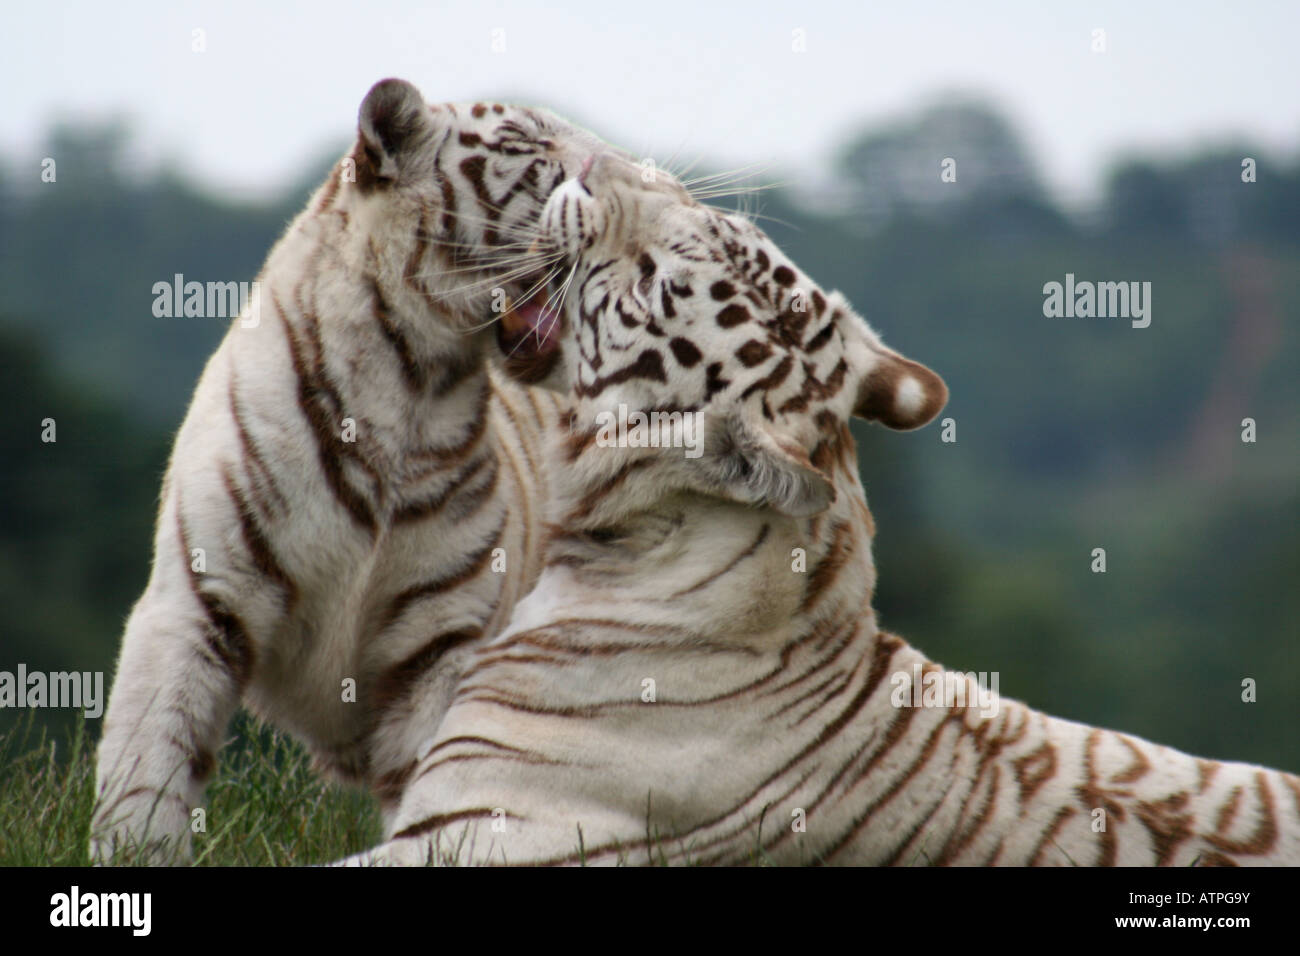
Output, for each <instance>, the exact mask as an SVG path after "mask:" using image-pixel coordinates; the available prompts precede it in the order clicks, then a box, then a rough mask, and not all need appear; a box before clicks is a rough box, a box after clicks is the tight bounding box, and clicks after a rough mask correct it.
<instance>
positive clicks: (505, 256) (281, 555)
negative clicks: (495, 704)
mask: <svg viewBox="0 0 1300 956" xmlns="http://www.w3.org/2000/svg"><path fill="white" fill-rule="evenodd" d="M597 148H602V144H601V143H600V141H599V140H598V139H597V138H596V137H595V136H593V135H592V134H590V133H588V132H586V131H584V130H581V129H578V128H576V127H573V126H571V125H570V124H568V123H567V122H565V121H563V120H561V119H560V118H559V117H557V116H555V115H553V114H551V113H548V112H546V111H544V110H535V109H527V108H523V107H516V106H503V105H501V104H493V103H473V104H427V103H426V102H425V100H424V98H423V97H422V96H421V95H420V93H419V92H418V90H416V89H415V87H413V86H412V85H411V84H409V83H406V82H403V81H400V80H385V81H382V82H380V83H378V84H376V85H375V86H374V87H373V88H372V89H371V90H370V92H369V93H368V94H367V95H366V97H365V99H364V101H363V102H362V104H361V108H360V112H359V117H358V128H357V137H356V141H355V145H354V146H353V148H352V149H351V151H350V152H349V153H348V154H347V155H346V156H345V157H343V158H342V159H341V160H340V161H339V162H338V164H337V165H336V167H335V168H334V170H333V171H332V172H331V173H330V175H329V177H328V179H327V180H326V181H325V182H324V184H323V185H322V186H321V187H320V188H319V189H318V190H317V191H316V193H315V195H313V196H312V197H311V199H310V201H309V203H308V205H307V208H306V209H305V210H304V211H303V212H302V213H301V214H300V215H299V216H298V217H297V218H296V219H295V220H294V221H293V222H292V223H291V224H290V225H289V227H288V229H287V231H286V232H285V234H284V236H283V237H282V238H281V239H280V240H279V241H278V242H277V243H276V245H275V246H274V248H272V250H271V252H270V254H269V255H268V257H267V260H266V263H265V265H264V266H263V268H262V271H261V274H260V276H259V282H258V283H257V287H258V288H259V293H258V294H257V295H255V296H254V298H253V300H252V301H251V302H250V303H249V306H248V309H247V310H245V312H244V314H243V315H241V316H240V317H239V319H238V321H236V322H235V323H233V324H232V326H231V328H230V330H229V332H228V334H227V335H226V337H225V339H224V340H223V342H222V343H221V345H220V347H219V348H218V349H217V351H216V353H215V354H214V355H213V356H212V358H211V359H210V360H209V362H208V363H207V366H206V368H205V370H204V372H203V374H202V377H201V378H200V380H199V383H198V386H197V388H196V390H195V393H194V396H193V399H192V402H191V405H190V408H189V411H188V413H187V415H186V417H185V420H184V423H183V424H182V425H181V427H180V431H179V433H178V434H177V437H176V441H175V445H174V449H173V451H172V454H171V460H170V463H169V465H168V469H167V473H166V476H165V478H164V479H163V484H162V492H161V500H160V507H159V512H158V518H157V527H156V536H155V542H154V559H153V567H152V573H151V576H150V578H149V582H148V585H147V587H146V589H145V591H144V594H143V596H142V597H141V598H140V599H139V601H138V603H137V604H136V605H135V607H134V609H133V611H132V612H131V615H130V618H129V620H128V622H127V625H126V629H125V634H124V637H123V640H122V646H121V652H120V657H119V660H118V666H117V677H116V683H115V686H114V688H113V691H112V696H111V700H110V703H109V706H108V711H107V715H106V719H105V725H104V730H103V737H102V741H101V743H100V745H99V751H98V761H97V763H98V766H97V780H96V796H97V803H96V808H95V813H94V818H93V822H92V834H91V846H90V852H91V858H92V860H95V861H98V862H108V861H111V860H122V859H125V858H134V859H144V860H147V861H150V862H168V861H172V860H184V859H186V858H188V856H189V855H190V832H191V821H192V818H193V817H194V811H195V809H196V808H197V807H198V805H199V803H200V801H201V799H202V794H203V789H204V781H205V778H207V777H208V775H209V774H210V773H211V771H212V769H213V767H214V764H215V759H216V753H217V750H218V749H219V746H220V743H221V741H222V738H223V736H224V734H225V732H226V727H227V724H228V722H229V720H230V717H231V716H232V714H233V712H234V710H235V708H236V707H237V706H238V705H239V704H240V703H241V702H242V703H243V704H244V705H245V706H246V707H247V708H248V709H249V710H250V711H252V712H253V713H254V714H255V715H257V716H258V717H260V718H261V719H263V720H265V721H266V722H268V723H269V724H271V725H273V726H275V727H277V728H280V729H282V730H285V731H287V732H289V733H291V734H292V735H294V736H295V737H297V738H298V739H299V740H300V741H302V742H303V743H304V744H305V745H306V746H307V747H308V749H309V750H310V751H311V753H312V754H313V755H314V758H315V761H316V764H317V765H318V767H320V768H321V769H322V770H323V771H325V772H328V773H330V774H332V775H334V776H336V777H338V778H341V779H343V780H346V781H349V782H353V783H359V784H362V785H364V786H367V787H369V788H370V789H371V790H372V791H373V792H374V793H375V794H376V795H377V796H378V798H379V800H380V803H381V807H382V808H383V810H384V811H385V813H386V814H391V812H392V810H393V809H394V808H395V801H396V798H397V795H398V794H399V793H400V792H401V790H402V788H403V786H404V784H405V781H406V779H407V777H408V776H409V774H410V773H411V770H412V767H413V763H414V761H415V757H416V754H417V751H418V750H419V747H420V746H421V744H423V743H424V742H425V741H426V739H427V738H428V736H429V735H430V733H431V732H432V728H434V727H436V726H437V723H438V720H439V719H440V717H441V715H442V711H443V709H444V708H445V706H446V704H447V702H448V700H449V698H450V693H451V688H452V686H453V684H454V674H455V671H456V669H457V668H458V667H459V662H460V661H461V660H462V659H463V658H464V657H465V655H466V654H467V652H468V651H469V650H470V649H471V648H472V647H473V646H474V645H475V644H477V643H481V642H482V641H484V640H485V639H487V638H488V637H490V636H491V635H492V634H494V633H495V632H496V631H497V630H499V629H500V628H501V627H502V626H503V625H504V623H505V622H506V620H507V618H508V613H509V609H510V607H511V606H512V605H513V604H514V602H515V600H516V599H517V598H518V597H519V596H521V595H522V594H524V593H526V591H527V590H528V588H529V587H530V586H531V584H532V582H533V581H534V579H535V578H536V576H537V574H538V572H539V570H540V542H541V539H542V533H543V529H542V526H541V523H540V519H541V510H542V506H541V504H540V502H541V501H542V500H544V499H545V497H546V496H547V481H548V479H547V474H546V467H545V461H544V456H543V454H542V446H543V444H544V443H545V441H546V435H547V433H548V431H549V430H550V429H552V428H553V427H555V423H556V410H555V403H554V401H552V400H550V399H549V398H547V397H546V396H544V395H530V394H529V393H528V392H527V391H526V390H525V389H523V388H521V387H519V386H517V385H515V384H513V383H511V382H509V381H506V380H504V379H502V378H501V377H500V376H498V375H496V374H495V373H491V372H490V371H489V369H488V367H487V365H486V364H485V362H484V354H483V352H484V349H485V348H486V347H491V345H492V336H493V332H492V331H491V330H490V328H488V326H489V325H490V318H491V317H492V315H493V313H492V308H491V306H492V304H493V299H494V297H500V296H506V297H514V298H517V299H520V300H523V299H525V298H526V297H527V295H528V293H529V291H530V290H531V289H532V287H533V286H534V285H535V284H536V282H537V281H538V279H539V278H542V277H543V276H544V273H537V271H536V270H537V268H538V267H540V265H541V262H542V260H541V259H540V258H538V257H529V256H528V255H522V256H521V254H520V251H519V250H520V249H521V248H523V247H525V246H527V245H528V244H529V243H531V242H533V241H534V240H535V238H536V230H537V220H538V216H539V214H540V212H541V210H542V208H543V205H544V203H545V202H546V199H547V197H548V196H549V193H550V192H551V191H552V190H553V189H554V188H555V187H556V186H557V185H558V184H559V183H561V182H563V181H564V180H565V179H566V178H569V177H571V176H572V175H573V174H574V173H575V171H576V170H577V169H578V168H579V166H580V163H581V161H582V159H583V158H584V157H585V156H587V155H589V154H590V153H591V151H592V150H593V149H597Z"/></svg>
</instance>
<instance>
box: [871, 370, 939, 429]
mask: <svg viewBox="0 0 1300 956" xmlns="http://www.w3.org/2000/svg"><path fill="white" fill-rule="evenodd" d="M874 354H875V357H876V358H877V362H876V365H875V367H874V368H872V370H871V372H870V373H869V374H868V375H867V377H866V378H865V379H863V381H862V384H861V385H860V386H859V387H858V396H857V402H856V404H855V405H854V407H853V414H854V415H856V416H857V417H858V418H862V419H866V420H867V421H873V422H880V423H881V424H882V425H884V426H886V427H887V428H894V429H897V430H899V431H907V430H909V429H913V428H920V427H921V426H922V425H925V424H928V423H929V422H930V421H932V420H933V419H934V417H935V416H936V415H938V414H939V412H940V410H941V409H942V408H943V406H944V405H946V404H947V403H948V386H947V385H945V384H944V381H943V379H942V378H940V377H939V376H938V375H937V374H935V373H934V372H933V371H931V370H930V369H928V368H926V367H925V366H924V365H922V364H921V363H920V362H913V361H912V360H911V359H906V358H903V357H902V356H901V355H898V354H897V353H893V352H875V353H874Z"/></svg>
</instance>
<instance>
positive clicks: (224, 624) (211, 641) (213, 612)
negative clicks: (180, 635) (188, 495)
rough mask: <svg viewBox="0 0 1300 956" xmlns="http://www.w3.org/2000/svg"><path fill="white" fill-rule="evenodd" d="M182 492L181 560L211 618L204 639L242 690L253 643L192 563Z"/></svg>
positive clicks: (179, 523) (179, 516)
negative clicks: (208, 587) (206, 585)
mask: <svg viewBox="0 0 1300 956" xmlns="http://www.w3.org/2000/svg"><path fill="white" fill-rule="evenodd" d="M182 514H183V511H182V508H181V499H180V493H179V492H177V495H176V530H177V533H178V535H179V536H180V541H181V560H182V561H183V562H184V563H185V577H186V580H188V581H189V583H190V590H191V592H193V594H194V596H195V597H196V598H197V599H198V601H199V604H200V606H201V607H202V608H203V613H204V614H205V615H206V617H207V620H206V621H205V622H204V623H205V625H206V626H205V627H204V628H203V640H204V644H205V645H206V647H207V649H208V650H209V651H210V652H211V653H212V654H213V655H214V657H215V660H213V661H212V662H213V663H214V664H219V666H220V667H221V668H222V669H223V670H225V671H226V672H227V673H228V674H230V676H231V677H232V678H233V679H234V681H235V685H236V686H237V687H238V688H240V689H242V688H243V687H244V686H245V685H247V683H248V680H249V678H250V677H251V676H252V674H253V642H252V641H251V640H249V637H248V632H247V630H246V629H245V628H244V623H243V621H241V620H240V619H239V617H238V616H237V615H236V614H234V613H233V612H232V611H230V610H229V609H228V608H226V606H225V605H224V604H223V603H222V602H221V601H220V600H219V599H218V598H215V597H213V596H212V595H210V594H208V593H206V592H205V591H204V590H203V588H202V585H201V583H200V581H199V574H198V572H196V571H195V570H194V569H193V567H192V565H191V563H190V539H189V533H188V532H187V530H186V528H185V519H184V518H183V517H182Z"/></svg>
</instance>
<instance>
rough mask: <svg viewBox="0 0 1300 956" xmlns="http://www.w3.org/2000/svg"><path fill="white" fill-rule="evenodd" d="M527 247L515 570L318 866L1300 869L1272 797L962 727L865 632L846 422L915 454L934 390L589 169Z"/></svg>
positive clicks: (1152, 756)
mask: <svg viewBox="0 0 1300 956" xmlns="http://www.w3.org/2000/svg"><path fill="white" fill-rule="evenodd" d="M543 222H544V224H545V229H546V234H547V237H548V239H549V242H550V243H551V244H552V245H553V246H554V248H556V249H557V250H558V253H557V254H558V255H559V257H560V258H561V259H562V262H563V265H564V266H565V268H566V270H568V274H567V278H566V279H565V283H566V286H565V289H566V298H565V301H564V307H563V309H562V313H561V315H560V316H559V317H558V318H557V319H555V320H553V321H555V322H556V325H557V331H556V332H555V333H554V334H553V335H551V336H548V337H546V338H545V339H544V340H542V341H541V342H540V343H538V347H537V348H536V349H535V350H534V352H535V354H536V356H537V360H538V361H542V362H545V363H547V364H549V365H553V366H554V367H553V369H552V375H551V378H550V379H548V382H554V383H558V384H560V385H562V386H564V387H566V388H567V389H568V390H569V392H570V394H571V397H572V400H573V402H574V404H575V412H574V419H573V420H574V422H575V423H577V425H578V427H577V430H576V431H575V432H574V434H573V435H572V437H571V438H570V440H569V441H567V442H566V443H565V444H564V445H561V446H557V447H555V448H553V449H551V452H552V472H551V474H552V477H553V484H552V491H553V495H554V497H553V499H552V502H551V515H550V519H551V522H552V525H553V531H552V536H551V538H550V539H549V541H548V544H547V549H546V557H545V570H544V571H543V572H542V575H541V577H540V579H539V581H538V583H537V585H536V587H535V588H534V589H533V590H532V592H531V593H529V594H528V595H527V596H526V597H525V598H524V599H523V600H522V601H521V602H520V603H519V604H518V606H517V607H516V609H515V613H514V617H513V619H512V620H511V622H510V624H509V626H508V627H507V628H506V629H505V630H504V631H503V632H502V633H501V634H500V635H499V636H497V637H496V638H495V639H493V640H492V641H491V642H490V643H488V644H486V645H484V646H482V647H480V648H478V649H476V650H475V651H474V652H473V654H472V655H471V660H470V662H469V666H468V668H467V670H466V671H465V672H464V674H463V676H462V678H461V682H460V685H459V686H458V687H457V689H456V692H455V697H454V699H453V702H452V704H451V706H450V708H449V710H448V711H447V714H446V717H445V718H444V720H443V723H442V726H441V727H440V728H439V732H438V735H437V737H436V739H434V740H433V741H432V742H431V744H430V745H429V746H428V747H426V748H425V749H424V750H423V751H422V753H421V755H420V759H419V764H418V767H417V769H416V771H415V773H414V774H412V776H411V778H410V782H409V784H408V787H407V791H406V793H405V794H404V795H403V797H402V799H401V804H400V807H399V809H398V812H397V815H396V818H395V820H394V828H395V830H396V835H395V838H394V839H392V840H389V841H387V842H385V843H384V844H383V845H381V846H380V847H377V848H376V849H374V850H373V851H370V852H367V853H364V854H360V855H358V856H356V857H354V858H351V859H350V860H349V861H347V862H351V863H362V864H365V863H396V864H417V863H424V862H429V861H438V862H441V861H450V862H458V863H466V862H497V863H503V862H508V863H579V862H587V863H615V862H619V861H624V862H631V863H645V862H650V861H656V862H658V861H664V862H671V863H681V862H696V863H742V862H750V861H756V860H763V861H773V862H777V863H856V864H887V863H888V864H913V863H933V864H1021V865H1022V864H1044V865H1071V864H1081V865H1087V864H1124V865H1151V864H1165V865H1174V866H1180V865H1187V864H1191V863H1200V864H1237V863H1255V864H1267V863H1272V864H1277V863H1290V864H1296V863H1300V779H1297V778H1296V777H1295V776H1292V775H1289V774H1285V773H1281V772H1278V771H1275V770H1268V769H1265V768H1262V767H1256V766H1249V765H1245V764H1238V763H1220V762H1215V761H1209V760H1200V759H1196V758H1194V757H1190V756H1187V755H1185V754H1182V753H1179V752H1177V751H1174V750H1171V749H1169V748H1166V747H1161V746H1158V745H1156V744H1152V743H1148V742H1147V741H1144V740H1140V739H1137V738H1134V737H1130V736H1126V735H1124V734H1120V733H1114V732H1111V731H1105V730H1100V729H1096V728H1092V727H1087V726H1083V725H1080V724H1077V723H1071V722H1069V721H1065V720H1058V719H1056V718H1052V717H1049V716H1047V715H1045V714H1042V713H1038V712H1035V711H1033V710H1031V709H1029V708H1028V707H1026V706H1024V705H1022V704H1020V703H1017V702H1015V701H1012V700H1006V699H999V698H998V697H996V695H989V696H983V695H981V694H980V690H979V688H977V687H976V686H975V682H974V680H973V679H972V678H971V677H969V676H962V675H960V674H952V673H949V672H945V671H943V670H942V669H941V668H940V667H939V666H938V665H936V664H934V663H932V662H930V661H928V660H926V659H925V657H924V656H923V655H922V654H921V653H920V652H918V651H916V650H914V649H913V648H911V647H909V646H908V645H907V644H906V643H904V642H903V641H902V640H901V639H899V638H898V637H895V636H893V635H890V634H887V633H883V632H881V631H880V630H879V628H878V626H877V622H876V617H875V614H874V613H873V611H872V609H871V597H872V590H873V587H874V582H875V568H874V565H873V562H872V555H871V539H872V536H873V534H874V531H875V528H874V525H873V522H872V518H871V514H870V512H869V511H868V509H867V506H866V500H865V497H864V494H863V491H862V487H861V485H860V483H859V480H858V474H857V458H856V453H855V450H854V445H853V440H852V437H851V435H850V433H849V430H848V427H847V423H848V420H849V417H850V415H858V416H861V417H864V418H866V419H870V420H876V421H880V422H882V423H884V424H885V425H887V426H890V427H893V428H904V429H906V428H914V427H917V426H920V425H923V424H925V423H926V422H928V421H929V420H931V419H932V418H933V417H934V416H935V415H936V414H937V413H938V411H939V409H940V408H941V407H942V406H943V404H944V403H945V402H946V399H947V390H946V388H945V387H944V385H943V382H942V381H941V380H940V379H939V377H938V376H937V375H935V374H934V373H933V372H931V371H930V370H928V369H926V368H924V367H923V366H920V365H918V364H917V363H915V362H911V361H909V360H907V359H905V358H903V357H902V356H900V355H898V354H897V353H896V352H893V351H891V350H889V349H887V348H885V347H884V346H883V345H882V344H881V341H880V339H879V338H878V337H877V336H876V334H875V333H874V332H873V331H872V330H871V329H870V328H869V327H868V326H867V324H866V323H865V322H864V321H863V320H862V319H861V318H859V317H858V316H857V315H856V314H855V313H854V312H853V311H852V310H851V308H850V307H849V306H848V304H847V303H846V302H845V301H844V300H843V299H842V297H841V296H839V294H838V293H832V294H829V295H828V294H825V293H823V292H822V291H821V290H820V289H818V288H817V287H816V285H815V284H813V283H812V281H811V280H810V279H809V278H808V277H807V276H806V275H804V274H803V273H802V272H800V271H799V270H798V269H797V268H796V267H795V266H794V265H793V264H792V263H790V262H789V261H788V260H787V259H786V258H785V257H784V256H783V255H782V253H781V251H780V250H779V249H778V248H777V247H776V246H775V245H774V244H773V243H772V242H771V241H770V240H769V239H767V237H766V236H764V235H763V233H762V232H760V231H759V230H758V229H757V228H755V227H754V226H753V225H751V224H750V223H749V222H748V221H746V220H743V219H740V218H738V217H735V216H731V215H726V214H724V213H723V212H721V211H718V210H714V209H710V208H708V207H705V206H702V205H699V204H697V203H695V202H693V201H692V200H691V198H690V197H689V196H688V195H687V194H686V192H685V191H684V190H683V189H682V188H681V187H680V186H679V185H677V184H676V183H675V182H674V181H672V180H671V179H670V178H667V177H664V176H662V175H661V176H660V177H658V179H657V181H656V182H653V183H649V184H647V183H644V182H642V181H641V178H640V175H639V170H638V169H637V168H636V167H634V166H631V165H630V164H627V163H625V162H623V161H622V160H620V159H618V158H616V157H612V156H608V155H602V156H600V157H599V158H597V159H596V160H595V161H594V164H592V163H589V164H587V165H586V166H584V169H583V171H582V173H580V175H579V176H578V177H576V178H575V179H573V180H570V181H569V182H567V183H565V184H564V185H563V186H561V187H560V188H559V189H558V190H557V191H556V192H555V193H554V194H553V195H552V197H551V199H550V201H549V202H548V204H547V208H546V211H545V213H544V216H543ZM557 356H559V358H557ZM514 361H515V362H517V363H518V362H523V361H525V359H524V357H523V356H520V355H516V356H515V359H514ZM620 409H621V413H620ZM679 412H680V413H683V414H686V413H689V414H698V415H700V416H701V418H702V422H703V427H704V433H703V434H704V439H705V440H704V446H703V452H704V453H703V455H702V456H701V457H699V458H691V457H688V456H687V455H686V454H685V453H684V449H683V448H681V447H644V446H645V445H646V444H647V443H646V442H644V441H640V440H639V441H638V442H636V443H633V442H628V445H632V444H640V445H642V446H643V447H610V445H609V441H608V439H610V438H611V437H612V432H611V431H610V430H609V427H608V426H609V422H610V421H611V420H612V418H624V419H626V420H627V421H629V422H631V420H632V416H633V415H635V414H639V413H658V414H659V415H660V416H661V422H662V421H663V420H664V418H663V416H671V415H673V414H675V413H679ZM602 415H604V416H605V417H604V418H601V417H599V416H602ZM670 421H671V419H670ZM597 425H599V426H600V427H597ZM672 427H673V428H677V429H679V431H676V432H674V431H671V430H670V431H669V432H664V433H661V434H660V436H659V437H660V439H661V441H660V442H658V443H657V444H660V445H661V446H662V445H663V444H664V443H663V442H662V439H663V438H664V437H665V436H667V437H673V436H674V435H678V434H680V433H681V432H680V429H681V425H679V424H677V423H674V424H673V425H672ZM602 429H604V431H603V432H602ZM645 437H646V436H645V434H644V433H642V435H641V438H642V439H644V438H645ZM805 558H806V569H805V567H804V565H803V564H802V560H803V559H805ZM945 685H946V687H945ZM935 686H938V687H939V688H940V690H941V691H946V693H932V692H931V689H932V688H933V687H935ZM911 687H916V688H918V689H920V688H922V687H924V688H925V690H924V692H923V693H922V694H920V695H914V693H913V692H912V691H911V690H910V688H911ZM958 693H960V695H961V696H957V694H958ZM949 694H951V696H948V695H949ZM918 704H919V706H918Z"/></svg>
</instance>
